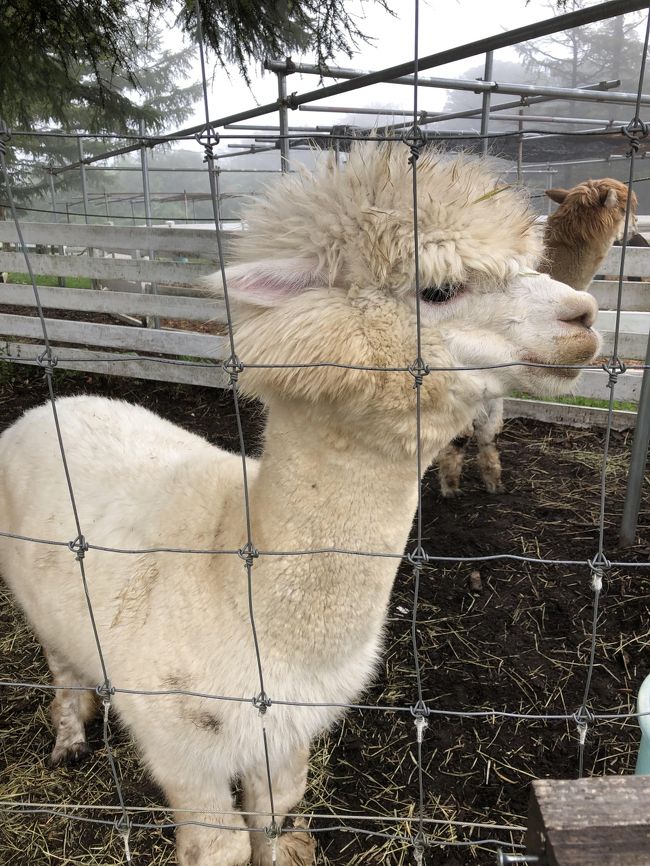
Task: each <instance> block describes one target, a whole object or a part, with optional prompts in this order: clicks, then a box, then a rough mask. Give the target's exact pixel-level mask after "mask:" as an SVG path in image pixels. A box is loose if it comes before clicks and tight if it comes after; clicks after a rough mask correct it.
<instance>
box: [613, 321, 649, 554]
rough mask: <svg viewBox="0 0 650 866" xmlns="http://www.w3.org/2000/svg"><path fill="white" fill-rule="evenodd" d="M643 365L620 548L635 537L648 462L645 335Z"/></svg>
mask: <svg viewBox="0 0 650 866" xmlns="http://www.w3.org/2000/svg"><path fill="white" fill-rule="evenodd" d="M645 363H646V369H645V370H644V371H643V382H642V383H641V394H640V396H639V408H638V410H637V416H636V427H635V428H634V439H633V440H632V450H631V452H630V469H629V472H628V476H627V490H626V491H625V502H624V504H623V519H622V521H621V532H620V535H619V544H620V545H621V547H631V546H632V545H633V544H634V541H635V538H636V527H637V523H638V519H639V507H640V505H641V491H642V488H643V482H644V475H645V466H646V461H647V459H648V446H650V369H648V365H650V335H649V336H648V348H647V350H646V356H645Z"/></svg>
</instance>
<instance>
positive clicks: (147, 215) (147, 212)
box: [139, 120, 160, 328]
mask: <svg viewBox="0 0 650 866" xmlns="http://www.w3.org/2000/svg"><path fill="white" fill-rule="evenodd" d="M139 131H140V135H141V136H142V137H143V138H144V135H145V125H144V120H141V121H140V130H139ZM140 165H141V167H142V198H143V201H144V221H145V225H147V226H150V225H153V220H152V218H151V188H150V187H149V155H148V154H147V148H146V147H144V146H143V147H141V148H140ZM155 257H156V253H155V250H153V249H150V250H149V260H150V261H153V260H154V259H155ZM145 292H146V288H145ZM150 292H151V294H152V295H157V294H158V287H157V286H156V284H155V283H150ZM145 323H146V325H147V327H154V328H159V327H160V318H159V317H158V316H146V317H145Z"/></svg>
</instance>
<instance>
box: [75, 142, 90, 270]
mask: <svg viewBox="0 0 650 866" xmlns="http://www.w3.org/2000/svg"><path fill="white" fill-rule="evenodd" d="M77 151H78V153H79V177H80V179H81V198H82V199H83V204H84V222H85V223H86V225H88V188H87V186H86V164H85V162H84V158H85V157H84V143H83V141H82V139H81V136H77ZM89 254H90V255H92V253H91V252H90V250H89Z"/></svg>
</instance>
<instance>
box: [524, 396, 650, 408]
mask: <svg viewBox="0 0 650 866" xmlns="http://www.w3.org/2000/svg"><path fill="white" fill-rule="evenodd" d="M512 396H513V397H517V398H518V399H520V400H535V401H536V402H539V403H564V405H565V406H588V407H591V408H594V409H607V408H608V407H609V400H598V399H596V398H595V397H576V396H571V395H569V396H568V397H531V395H530V394H523V393H521V392H516V393H515V394H513V395H512ZM614 409H615V410H616V411H617V412H636V411H637V409H638V405H637V404H636V403H632V402H629V401H625V400H614Z"/></svg>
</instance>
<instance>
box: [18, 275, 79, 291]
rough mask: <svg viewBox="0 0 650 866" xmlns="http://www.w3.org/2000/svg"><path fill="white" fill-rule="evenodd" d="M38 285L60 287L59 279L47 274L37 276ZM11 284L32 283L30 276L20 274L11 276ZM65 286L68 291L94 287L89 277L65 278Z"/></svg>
mask: <svg viewBox="0 0 650 866" xmlns="http://www.w3.org/2000/svg"><path fill="white" fill-rule="evenodd" d="M35 279H36V285H38V286H58V285H59V278H58V277H52V276H48V275H47V274H35ZM9 282H10V283H22V284H23V285H25V284H27V285H29V284H30V283H31V279H30V277H29V274H26V273H25V274H18V273H10V274H9ZM64 282H65V285H66V287H67V288H68V289H90V288H91V287H92V280H91V279H90V278H89V277H64Z"/></svg>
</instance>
